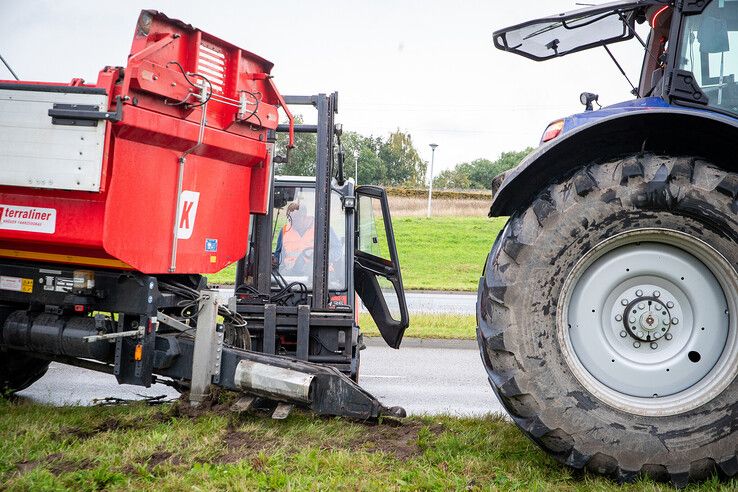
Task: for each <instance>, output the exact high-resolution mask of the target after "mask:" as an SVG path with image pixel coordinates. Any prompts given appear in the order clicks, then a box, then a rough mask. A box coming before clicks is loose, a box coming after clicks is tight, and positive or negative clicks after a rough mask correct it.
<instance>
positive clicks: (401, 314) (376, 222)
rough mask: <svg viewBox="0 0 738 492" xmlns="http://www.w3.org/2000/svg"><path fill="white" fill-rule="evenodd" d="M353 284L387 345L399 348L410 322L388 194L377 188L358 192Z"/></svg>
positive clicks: (367, 188) (373, 187)
mask: <svg viewBox="0 0 738 492" xmlns="http://www.w3.org/2000/svg"><path fill="white" fill-rule="evenodd" d="M354 282H355V284H356V293H357V294H358V295H359V297H361V300H362V301H363V302H364V305H365V306H366V308H367V310H368V311H369V314H371V316H372V319H373V320H374V322H375V323H376V325H377V327H378V328H379V332H380V333H381V334H382V338H384V341H385V342H387V344H388V345H389V346H390V347H392V348H395V349H396V348H400V342H402V336H403V335H404V333H405V329H406V328H407V327H408V325H409V324H410V320H409V316H408V311H407V303H406V301H405V291H404V289H403V286H402V274H401V272H400V262H399V260H398V257H397V247H396V245H395V234H394V231H393V229H392V219H391V217H390V211H389V205H388V202H387V194H386V192H385V191H384V189H383V188H380V187H377V186H359V187H358V188H357V189H356V249H355V255H354ZM387 296H390V298H392V297H394V298H395V299H391V302H387V301H388V299H387Z"/></svg>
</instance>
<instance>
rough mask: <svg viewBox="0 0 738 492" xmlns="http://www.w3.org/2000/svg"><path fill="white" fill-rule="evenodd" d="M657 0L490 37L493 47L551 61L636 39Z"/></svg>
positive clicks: (578, 13) (587, 11)
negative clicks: (636, 25)
mask: <svg viewBox="0 0 738 492" xmlns="http://www.w3.org/2000/svg"><path fill="white" fill-rule="evenodd" d="M666 4H668V2H665V1H658V0H630V1H620V2H611V3H606V4H602V5H597V6H594V7H588V8H584V9H579V10H575V11H572V12H567V13H564V14H558V15H551V16H548V17H544V18H541V19H536V20H532V21H528V22H524V23H522V24H518V25H515V26H512V27H508V28H505V29H501V30H499V31H496V32H495V33H494V34H493V39H494V43H495V46H496V47H497V48H499V49H501V50H504V51H510V52H512V53H516V54H518V55H521V56H524V57H526V58H530V59H532V60H536V61H544V60H550V59H551V58H556V57H559V56H564V55H568V54H570V53H576V52H577V51H582V50H586V49H590V48H594V47H598V46H606V45H608V44H613V43H617V42H620V41H627V40H629V39H631V38H633V37H634V36H635V23H636V21H638V22H643V21H644V20H645V12H646V10H647V9H648V8H649V7H652V6H654V5H666Z"/></svg>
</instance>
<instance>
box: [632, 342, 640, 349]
mask: <svg viewBox="0 0 738 492" xmlns="http://www.w3.org/2000/svg"><path fill="white" fill-rule="evenodd" d="M633 346H634V347H635V348H641V342H633Z"/></svg>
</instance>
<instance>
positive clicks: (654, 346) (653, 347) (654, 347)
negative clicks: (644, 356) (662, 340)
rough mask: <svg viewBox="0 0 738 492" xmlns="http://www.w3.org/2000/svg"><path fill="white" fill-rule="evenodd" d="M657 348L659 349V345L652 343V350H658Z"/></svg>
mask: <svg viewBox="0 0 738 492" xmlns="http://www.w3.org/2000/svg"><path fill="white" fill-rule="evenodd" d="M657 348H659V344H658V343H656V342H651V350H656V349H657Z"/></svg>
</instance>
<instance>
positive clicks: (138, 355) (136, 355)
mask: <svg viewBox="0 0 738 492" xmlns="http://www.w3.org/2000/svg"><path fill="white" fill-rule="evenodd" d="M141 359H143V345H141V344H140V343H139V344H138V345H136V349H135V350H134V351H133V360H135V361H136V362H139V361H140V360H141Z"/></svg>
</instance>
